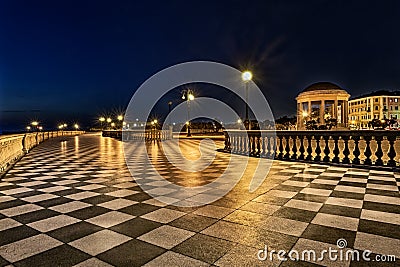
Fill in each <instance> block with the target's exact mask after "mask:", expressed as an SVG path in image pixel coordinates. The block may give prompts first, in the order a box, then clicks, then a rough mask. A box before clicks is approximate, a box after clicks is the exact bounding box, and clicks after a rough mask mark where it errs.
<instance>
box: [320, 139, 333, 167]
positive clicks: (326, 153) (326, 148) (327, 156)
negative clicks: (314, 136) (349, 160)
mask: <svg viewBox="0 0 400 267" xmlns="http://www.w3.org/2000/svg"><path fill="white" fill-rule="evenodd" d="M322 138H324V140H325V148H324V154H325V156H324V159H323V161H324V162H329V161H330V160H331V158H330V157H329V153H330V152H331V151H330V149H329V135H324V136H322Z"/></svg>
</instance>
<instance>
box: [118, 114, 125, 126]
mask: <svg viewBox="0 0 400 267" xmlns="http://www.w3.org/2000/svg"><path fill="white" fill-rule="evenodd" d="M123 119H124V116H122V115H118V117H117V120H118V121H119V124H120V126H121V129H122V121H123Z"/></svg>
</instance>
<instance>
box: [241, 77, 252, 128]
mask: <svg viewBox="0 0 400 267" xmlns="http://www.w3.org/2000/svg"><path fill="white" fill-rule="evenodd" d="M252 78H253V74H252V73H251V72H250V71H248V70H246V71H244V72H242V80H243V81H244V84H245V86H246V118H245V122H247V127H246V129H247V130H251V123H250V121H249V82H250V81H251V79H252Z"/></svg>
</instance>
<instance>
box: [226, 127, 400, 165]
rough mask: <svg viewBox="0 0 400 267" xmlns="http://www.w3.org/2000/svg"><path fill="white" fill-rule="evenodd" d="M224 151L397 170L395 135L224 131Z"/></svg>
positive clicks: (399, 144)
mask: <svg viewBox="0 0 400 267" xmlns="http://www.w3.org/2000/svg"><path fill="white" fill-rule="evenodd" d="M224 133H225V148H224V150H225V151H228V152H232V153H235V154H243V155H248V156H255V157H269V158H275V159H280V160H296V161H306V162H323V163H332V164H335V163H336V164H341V165H343V164H346V165H359V166H361V165H367V166H386V167H396V166H399V159H400V140H398V138H397V136H398V134H399V132H397V131H379V130H362V131H346V130H344V131H240V130H228V131H225V132H224Z"/></svg>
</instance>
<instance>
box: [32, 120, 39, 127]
mask: <svg viewBox="0 0 400 267" xmlns="http://www.w3.org/2000/svg"><path fill="white" fill-rule="evenodd" d="M31 124H32V125H33V126H38V125H39V122H37V121H32V122H31Z"/></svg>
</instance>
